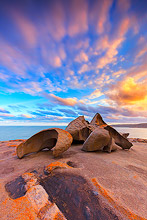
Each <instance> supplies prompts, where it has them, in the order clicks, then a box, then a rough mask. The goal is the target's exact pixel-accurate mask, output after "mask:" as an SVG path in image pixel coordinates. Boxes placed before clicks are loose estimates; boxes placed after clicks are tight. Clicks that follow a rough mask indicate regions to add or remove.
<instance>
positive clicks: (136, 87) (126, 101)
mask: <svg viewBox="0 0 147 220" xmlns="http://www.w3.org/2000/svg"><path fill="white" fill-rule="evenodd" d="M146 85H147V80H144V81H143V82H139V81H138V82H136V81H135V80H134V78H132V77H127V78H125V79H124V80H123V81H120V82H119V83H117V85H115V86H113V87H112V88H111V90H110V91H108V92H107V93H106V94H107V95H108V96H109V98H110V99H112V100H113V101H115V103H116V104H118V105H121V106H133V108H134V110H137V109H142V110H144V111H145V110H147V87H146Z"/></svg>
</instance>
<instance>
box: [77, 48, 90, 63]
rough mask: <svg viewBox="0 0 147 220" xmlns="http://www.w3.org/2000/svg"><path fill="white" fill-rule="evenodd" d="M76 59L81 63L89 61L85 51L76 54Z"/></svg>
mask: <svg viewBox="0 0 147 220" xmlns="http://www.w3.org/2000/svg"><path fill="white" fill-rule="evenodd" d="M75 61H76V62H79V63H82V62H88V56H87V54H86V53H85V52H84V51H81V52H80V54H78V55H77V56H76V58H75Z"/></svg>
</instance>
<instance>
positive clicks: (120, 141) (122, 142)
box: [104, 125, 133, 149]
mask: <svg viewBox="0 0 147 220" xmlns="http://www.w3.org/2000/svg"><path fill="white" fill-rule="evenodd" d="M104 129H106V130H107V131H109V134H110V136H111V137H113V138H114V140H115V143H116V144H117V145H119V146H120V147H121V148H122V149H130V148H131V147H132V146H133V144H132V143H131V142H129V141H128V139H127V138H125V137H124V136H122V135H121V134H120V133H118V132H117V131H116V130H115V129H114V128H112V127H111V126H109V125H107V126H106V127H104Z"/></svg>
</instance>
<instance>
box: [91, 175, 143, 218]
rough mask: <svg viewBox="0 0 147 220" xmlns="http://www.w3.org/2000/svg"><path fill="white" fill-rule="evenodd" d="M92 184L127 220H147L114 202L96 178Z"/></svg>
mask: <svg viewBox="0 0 147 220" xmlns="http://www.w3.org/2000/svg"><path fill="white" fill-rule="evenodd" d="M92 183H93V184H94V186H95V187H96V188H97V189H98V192H99V193H100V194H101V195H102V196H103V197H104V198H105V199H107V201H108V202H109V203H110V204H111V205H112V206H113V207H114V208H115V209H116V210H118V211H119V212H120V213H121V214H123V215H124V216H125V217H126V219H130V220H146V219H145V218H142V217H140V216H138V215H136V214H134V213H132V212H131V211H130V210H129V209H126V208H124V207H122V206H121V205H119V204H118V203H117V202H116V201H114V199H113V198H112V196H110V195H109V193H108V192H107V190H106V189H104V188H103V187H102V186H101V185H100V184H99V183H98V181H97V180H96V178H93V179H92Z"/></svg>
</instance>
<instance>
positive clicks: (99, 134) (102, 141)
mask: <svg viewBox="0 0 147 220" xmlns="http://www.w3.org/2000/svg"><path fill="white" fill-rule="evenodd" d="M110 141H111V138H110V135H109V132H108V131H106V130H104V129H103V128H96V129H95V130H94V131H93V132H92V133H91V134H90V135H89V137H88V138H87V140H86V141H85V142H84V144H83V148H82V150H84V151H97V150H102V149H103V148H104V146H107V145H108V144H109V142H110Z"/></svg>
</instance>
